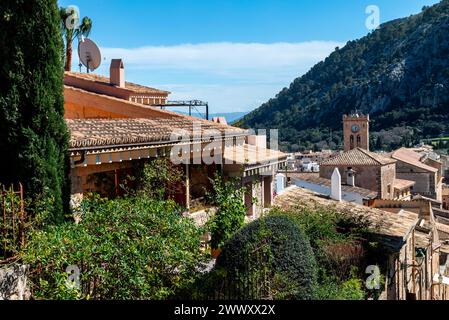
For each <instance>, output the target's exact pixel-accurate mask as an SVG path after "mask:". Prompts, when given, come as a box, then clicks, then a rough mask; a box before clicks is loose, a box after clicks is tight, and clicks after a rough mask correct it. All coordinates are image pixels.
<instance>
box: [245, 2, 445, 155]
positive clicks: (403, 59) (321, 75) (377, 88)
mask: <svg viewBox="0 0 449 320" xmlns="http://www.w3.org/2000/svg"><path fill="white" fill-rule="evenodd" d="M448 102H449V0H443V1H441V2H440V3H439V4H437V5H435V6H432V7H425V8H423V12H421V13H420V14H417V15H413V16H410V17H408V18H404V19H398V20H394V21H390V22H388V23H385V24H383V25H381V27H380V28H379V29H377V30H376V31H374V32H372V33H370V34H369V35H367V36H366V37H364V38H362V39H360V40H356V41H349V42H348V43H347V44H346V45H345V46H344V47H343V48H336V50H335V51H334V52H333V53H332V54H331V55H330V56H329V57H328V58H326V59H325V60H324V61H322V62H320V63H318V64H317V65H315V66H314V67H313V68H312V69H311V70H310V71H309V72H308V73H307V74H305V75H304V76H302V77H300V78H297V79H295V80H294V81H293V83H292V84H291V85H290V87H289V88H284V89H283V90H282V91H281V92H280V93H279V94H278V95H277V96H276V97H275V98H273V99H271V100H269V101H268V102H266V103H265V104H263V105H262V106H261V107H260V108H258V109H257V110H255V111H253V112H252V113H250V114H248V115H247V116H245V117H244V118H243V119H242V120H241V121H239V122H238V125H239V126H241V127H245V128H249V127H251V128H257V129H259V128H261V129H279V131H280V140H281V146H282V148H283V149H289V150H292V151H296V150H299V149H306V148H307V149H310V148H315V149H321V148H328V147H330V148H336V147H338V146H340V145H341V141H342V137H341V136H342V130H341V127H342V120H341V119H342V115H343V114H345V113H349V112H350V111H352V110H355V109H357V110H359V111H361V112H363V113H369V114H370V115H371V118H372V129H371V130H372V135H371V139H372V145H373V146H374V149H391V148H396V147H398V146H401V145H410V144H412V143H415V142H417V141H419V139H421V138H435V137H439V136H444V135H447V134H448V133H449V112H448V111H449V104H448Z"/></svg>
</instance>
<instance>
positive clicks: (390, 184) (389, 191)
mask: <svg viewBox="0 0 449 320" xmlns="http://www.w3.org/2000/svg"><path fill="white" fill-rule="evenodd" d="M395 178H396V164H395V163H393V164H388V165H385V166H382V168H381V176H380V181H381V183H380V188H381V191H380V194H381V198H382V199H394V180H395Z"/></svg>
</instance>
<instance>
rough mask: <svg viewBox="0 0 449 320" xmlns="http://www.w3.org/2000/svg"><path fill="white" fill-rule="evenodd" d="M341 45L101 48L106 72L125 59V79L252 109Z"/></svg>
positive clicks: (221, 106)
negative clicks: (113, 62)
mask: <svg viewBox="0 0 449 320" xmlns="http://www.w3.org/2000/svg"><path fill="white" fill-rule="evenodd" d="M337 46H340V47H341V46H342V43H339V42H334V41H311V42H303V43H273V44H262V43H228V42H223V43H204V44H181V45H174V46H147V47H141V48H134V49H125V48H102V53H103V56H104V57H105V60H106V61H105V62H104V63H103V66H102V67H101V68H100V70H99V72H102V73H106V74H107V73H108V68H109V63H108V62H107V61H109V60H110V59H112V58H123V59H124V61H125V68H126V75H127V79H128V80H130V81H134V82H139V83H142V84H146V85H151V86H155V87H160V88H163V89H168V90H170V91H172V92H173V93H174V95H173V98H176V99H178V98H181V97H182V96H184V97H186V98H194V97H196V98H199V99H205V100H208V101H209V103H210V105H211V107H212V109H213V112H224V111H227V112H233V111H242V110H245V111H246V110H251V109H253V108H255V107H257V106H259V105H260V103H261V102H263V101H266V100H267V99H268V98H270V97H273V96H274V95H275V94H276V93H277V92H279V91H280V90H281V89H282V88H283V87H285V86H287V85H288V84H289V83H290V82H292V81H293V80H294V79H295V78H296V77H298V76H300V75H302V74H304V73H305V72H307V71H308V70H309V69H310V68H311V67H312V66H313V65H314V64H316V63H317V62H319V61H321V60H323V59H324V58H325V57H326V56H328V55H329V54H330V53H331V52H332V51H333V50H334V49H335V47H337Z"/></svg>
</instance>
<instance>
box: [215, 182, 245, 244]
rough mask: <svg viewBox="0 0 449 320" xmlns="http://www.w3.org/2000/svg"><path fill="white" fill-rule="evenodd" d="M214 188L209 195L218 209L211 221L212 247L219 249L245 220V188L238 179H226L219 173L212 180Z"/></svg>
mask: <svg viewBox="0 0 449 320" xmlns="http://www.w3.org/2000/svg"><path fill="white" fill-rule="evenodd" d="M212 189H213V191H212V192H211V193H209V194H208V195H207V196H208V198H209V201H210V202H211V203H212V204H213V205H215V206H216V207H217V209H218V210H217V212H216V214H215V215H214V216H213V218H212V220H211V221H210V222H209V228H210V232H211V238H212V239H211V245H212V248H214V249H219V248H220V247H221V246H222V245H223V244H224V243H225V242H226V241H227V240H228V239H229V238H231V237H232V235H233V234H234V233H235V232H236V231H237V230H239V229H240V228H241V227H242V226H243V224H244V222H245V216H246V207H245V203H244V200H243V196H244V194H245V189H244V188H242V187H241V185H240V183H239V181H238V180H230V181H225V180H224V179H223V177H222V176H220V175H219V174H216V175H215V177H214V179H213V180H212Z"/></svg>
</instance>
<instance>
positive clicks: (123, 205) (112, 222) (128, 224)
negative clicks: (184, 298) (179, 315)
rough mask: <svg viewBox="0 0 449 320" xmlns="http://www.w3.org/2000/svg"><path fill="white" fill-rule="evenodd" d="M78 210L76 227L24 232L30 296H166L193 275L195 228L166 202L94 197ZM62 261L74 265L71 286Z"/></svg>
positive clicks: (197, 254)
mask: <svg viewBox="0 0 449 320" xmlns="http://www.w3.org/2000/svg"><path fill="white" fill-rule="evenodd" d="M82 212H83V215H82V221H81V223H80V224H78V225H77V224H74V223H66V224H63V225H61V226H50V227H48V228H46V229H45V230H44V231H36V232H34V233H33V234H32V236H31V239H30V241H29V243H28V245H27V248H26V251H25V254H24V257H23V258H24V261H25V263H27V264H30V266H31V269H32V273H31V282H32V289H33V295H34V297H35V298H44V299H166V298H169V297H171V296H172V295H174V294H175V293H176V292H177V291H178V290H180V289H182V288H184V287H185V286H188V285H190V284H191V283H192V282H193V281H194V280H195V276H196V275H197V272H196V271H197V268H198V267H200V266H201V263H202V261H203V253H202V251H201V245H200V239H201V235H202V234H203V231H202V230H199V229H198V228H197V227H196V226H195V225H194V224H193V222H192V221H191V220H190V219H188V218H182V217H181V215H180V213H179V208H178V207H177V205H176V204H175V203H174V202H172V201H158V200H152V199H149V198H147V197H143V196H140V197H133V198H125V199H119V200H114V201H109V200H100V199H98V198H94V199H91V200H87V201H85V202H84V203H83V205H82ZM68 266H77V268H79V270H80V277H79V280H80V287H79V288H76V287H71V286H70V285H67V279H68V276H69V275H68V273H67V272H66V271H67V267H68Z"/></svg>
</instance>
